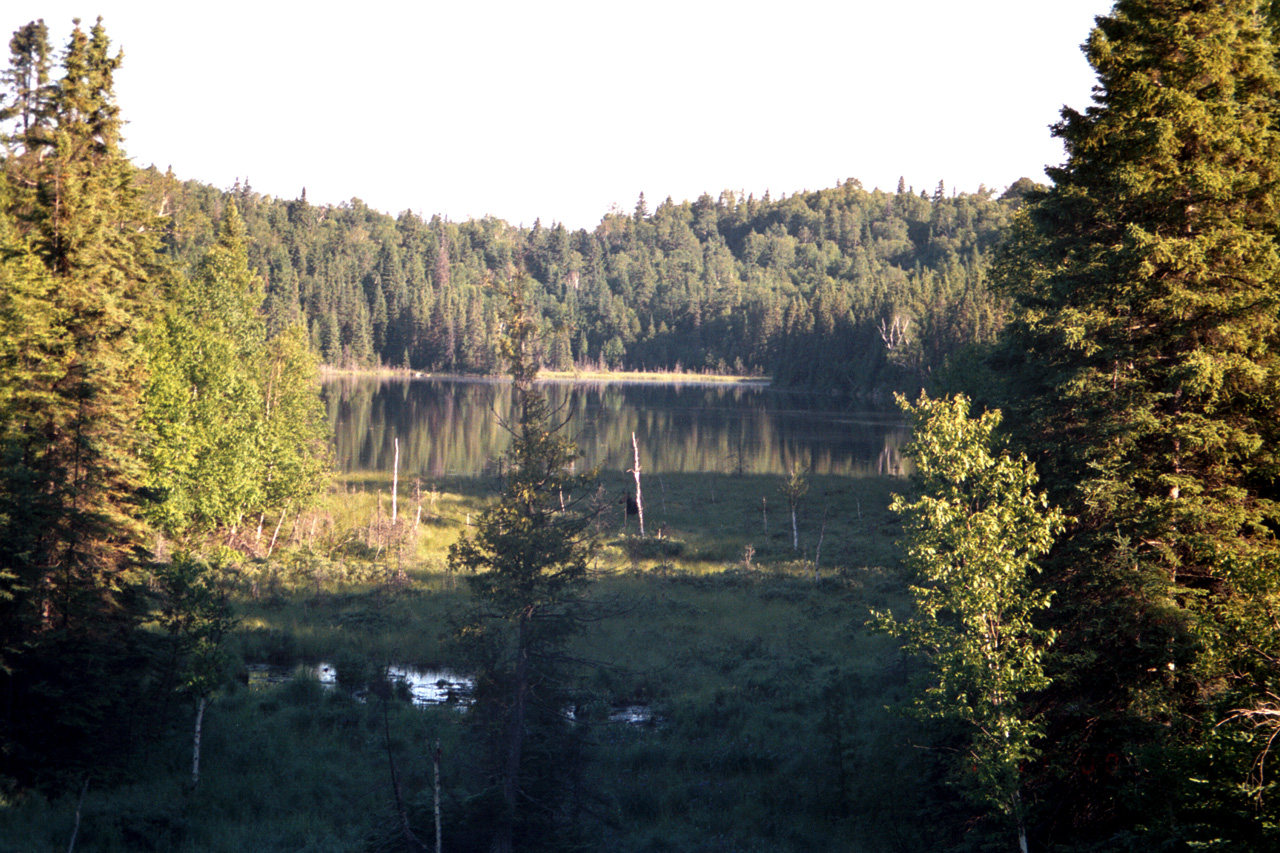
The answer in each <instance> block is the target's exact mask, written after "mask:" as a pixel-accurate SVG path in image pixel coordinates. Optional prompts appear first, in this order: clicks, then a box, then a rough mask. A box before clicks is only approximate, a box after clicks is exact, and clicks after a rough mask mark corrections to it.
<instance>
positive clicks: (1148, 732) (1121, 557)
mask: <svg viewBox="0 0 1280 853" xmlns="http://www.w3.org/2000/svg"><path fill="white" fill-rule="evenodd" d="M1258 12H1259V4H1257V3H1255V2H1251V0H1230V2H1222V3H1212V4H1193V3H1183V2H1169V0H1122V2H1119V3H1117V5H1116V7H1115V10H1114V12H1113V13H1112V14H1111V15H1109V16H1107V17H1104V18H1100V19H1099V24H1098V27H1097V29H1095V30H1094V32H1093V33H1092V35H1091V36H1090V38H1089V41H1088V44H1087V46H1086V54H1087V56H1088V58H1089V60H1090V62H1091V63H1092V64H1093V66H1094V68H1095V69H1096V70H1097V72H1098V86H1097V87H1096V88H1095V95H1094V105H1093V106H1091V107H1090V108H1089V109H1088V110H1086V111H1085V112H1083V113H1080V112H1075V111H1073V110H1064V111H1063V114H1062V121H1061V122H1060V123H1059V124H1058V125H1057V126H1056V127H1055V130H1054V132H1055V134H1056V135H1057V136H1059V137H1060V138H1061V139H1062V140H1063V142H1064V143H1065V145H1066V150H1067V161H1066V162H1065V163H1064V164H1063V165H1062V166H1061V167H1059V168H1056V169H1052V170H1050V176H1051V177H1052V179H1053V181H1054V184H1053V186H1052V187H1050V188H1048V189H1046V190H1038V191H1032V192H1030V193H1028V194H1027V199H1028V201H1029V202H1030V204H1029V205H1028V206H1027V207H1026V208H1025V209H1024V211H1023V213H1022V214H1020V218H1019V220H1018V222H1017V223H1016V225H1015V228H1014V230H1013V232H1012V241H1011V244H1010V248H1009V250H1008V251H1007V253H1006V255H1005V257H1004V258H1003V259H1002V261H1001V263H1000V265H999V267H998V269H997V279H998V281H999V283H1000V288H1001V289H1002V291H1003V292H1004V293H1006V294H1007V295H1009V296H1010V297H1011V298H1012V299H1013V300H1014V301H1015V312H1014V316H1013V320H1012V323H1011V326H1010V332H1011V334H1010V337H1009V340H1008V345H1007V347H1006V348H1005V350H1004V351H1003V354H1002V365H1001V366H1002V367H1003V369H1004V372H1005V376H1006V378H1007V379H1008V382H1009V386H1008V390H1007V395H1006V400H1005V401H1004V403H1003V405H1004V407H1005V409H1006V411H1008V412H1009V413H1010V422H1011V423H1012V424H1013V426H1014V429H1015V430H1016V432H1017V433H1018V438H1019V440H1020V441H1021V442H1022V444H1023V446H1024V447H1025V448H1026V449H1027V451H1028V452H1029V453H1030V454H1031V455H1032V457H1033V458H1035V459H1036V460H1037V464H1038V465H1039V466H1040V467H1041V470H1042V471H1043V472H1044V474H1045V477H1046V482H1047V483H1048V485H1049V487H1050V489H1051V490H1052V492H1053V494H1054V496H1055V500H1058V501H1060V502H1061V503H1062V504H1063V505H1064V506H1065V508H1066V509H1067V510H1068V511H1069V512H1070V513H1071V514H1072V515H1074V516H1075V517H1076V518H1077V519H1078V522H1077V523H1076V524H1075V525H1074V527H1073V529H1072V531H1071V535H1070V536H1068V537H1066V538H1065V539H1064V540H1063V544H1062V546H1061V547H1060V548H1059V549H1057V551H1056V553H1055V555H1054V558H1053V559H1052V560H1051V561H1050V563H1049V564H1048V569H1049V571H1048V574H1047V579H1048V583H1049V584H1050V585H1051V586H1052V587H1053V588H1055V589H1056V590H1058V598H1057V601H1058V602H1059V604H1060V605H1061V606H1060V607H1055V611H1056V613H1057V618H1058V620H1059V627H1060V629H1061V631H1062V634H1063V638H1064V642H1063V643H1062V644H1061V646H1062V647H1061V652H1062V653H1063V656H1062V658H1061V659H1060V661H1059V665H1060V666H1061V668H1062V670H1063V677H1061V678H1060V679H1058V684H1059V685H1060V687H1058V688H1055V690H1054V692H1055V694H1057V695H1056V696H1055V697H1054V702H1053V707H1054V709H1055V718H1054V720H1053V723H1052V726H1053V729H1054V730H1055V732H1060V733H1061V734H1062V737H1061V738H1059V739H1058V743H1059V745H1060V749H1059V752H1058V754H1057V756H1056V762H1055V763H1056V768H1057V771H1058V772H1059V773H1060V774H1061V777H1062V778H1064V779H1069V780H1071V781H1070V782H1068V783H1066V784H1064V785H1063V787H1062V789H1061V790H1062V791H1063V792H1064V796H1067V797H1068V798H1069V799H1070V800H1071V802H1070V803H1069V804H1068V805H1067V806H1066V810H1065V813H1066V814H1069V815H1073V816H1075V817H1073V818H1072V819H1073V820H1079V821H1081V822H1085V823H1088V824H1089V825H1090V826H1091V828H1092V829H1094V830H1095V831H1097V832H1099V833H1106V832H1108V831H1110V830H1113V829H1115V828H1116V827H1119V826H1126V825H1132V824H1133V823H1134V822H1135V821H1138V820H1141V821H1142V822H1144V823H1145V825H1146V826H1147V831H1146V836H1147V837H1149V838H1151V839H1152V840H1153V843H1154V841H1155V840H1157V839H1160V838H1162V837H1167V838H1170V839H1181V838H1187V839H1199V840H1206V839H1214V843H1223V844H1225V843H1228V841H1229V840H1230V839H1238V840H1239V843H1244V844H1251V843H1256V838H1255V837H1254V836H1252V835H1251V834H1250V831H1246V830H1245V829H1244V827H1249V826H1257V825H1258V823H1259V822H1258V820H1257V815H1249V816H1246V815H1245V814H1244V813H1240V814H1238V815H1237V817H1236V818H1235V819H1233V820H1230V821H1223V822H1221V823H1219V824H1217V825H1216V826H1213V827H1210V826H1207V825H1200V826H1197V827H1196V828H1194V829H1192V828H1189V824H1187V823H1184V822H1182V820H1181V816H1182V815H1184V814H1185V813H1186V812H1185V810H1187V809H1190V808H1193V806H1192V805H1191V804H1193V803H1200V804H1202V803H1204V802H1205V801H1206V800H1208V799H1213V798H1217V797H1222V798H1224V800H1229V799H1230V798H1231V796H1232V795H1231V794H1230V793H1229V792H1230V791H1232V790H1233V789H1234V788H1235V787H1236V786H1237V785H1239V784H1241V783H1242V781H1243V780H1244V779H1245V778H1246V777H1247V774H1248V768H1247V766H1240V765H1239V764H1238V763H1236V762H1235V761H1234V760H1233V761H1226V760H1224V761H1222V762H1220V763H1218V764H1217V765H1216V767H1215V769H1214V770H1213V771H1212V772H1211V773H1207V774H1206V775H1198V772H1190V771H1189V772H1186V773H1181V774H1179V773H1174V774H1171V775H1169V776H1162V775H1160V774H1157V773H1156V772H1155V767H1157V766H1160V765H1165V764H1167V762H1168V761H1169V760H1170V758H1171V757H1172V756H1176V755H1189V754H1193V753H1195V752H1197V751H1198V750H1201V749H1205V748H1207V746H1206V745H1207V744H1208V743H1209V742H1210V741H1211V740H1212V739H1213V737H1214V735H1213V732H1214V727H1215V726H1216V725H1217V724H1219V723H1222V722H1223V721H1224V719H1225V717H1226V715H1227V714H1228V712H1229V709H1231V708H1241V707H1250V706H1256V705H1257V704H1258V703H1260V702H1262V701H1263V700H1264V699H1265V697H1266V696H1267V694H1270V693H1274V692H1275V691H1276V689H1277V686H1278V684H1280V682H1278V681H1277V679H1280V671H1278V670H1277V668H1276V665H1275V661H1276V660H1277V657H1278V656H1280V655H1278V653H1280V646H1277V642H1280V636H1277V633H1276V631H1275V630H1274V626H1275V624H1276V623H1275V617H1276V614H1277V613H1278V612H1280V571H1278V570H1280V543H1277V540H1276V531H1277V529H1280V512H1278V508H1277V503H1276V500H1277V497H1280V491H1278V490H1277V474H1280V454H1278V450H1277V448H1280V434H1277V426H1278V424H1280V421H1278V420H1277V418H1276V411H1277V410H1278V407H1280V372H1278V370H1277V368H1280V362H1277V353H1280V296H1278V292H1277V289H1276V286H1275V282H1276V280H1277V278H1278V277H1280V243H1278V242H1277V237H1278V236H1280V235H1277V221H1278V215H1280V180H1278V179H1280V135H1278V134H1277V130H1276V127H1277V122H1276V115H1277V113H1276V110H1277V104H1278V103H1280V76H1278V75H1277V70H1276V67H1277V63H1276V57H1275V52H1274V45H1273V43H1272V40H1271V35H1272V34H1271V32H1270V30H1269V29H1267V28H1266V27H1265V25H1264V21H1263V19H1262V17H1261V16H1260V15H1259V14H1258ZM1086 720H1087V721H1089V726H1088V728H1087V729H1086V728H1085V727H1084V726H1083V725H1082V723H1083V722H1084V721H1086ZM1106 755H1116V756H1124V757H1125V758H1124V761H1125V764H1126V769H1125V772H1123V773H1122V772H1110V773H1106V774H1096V775H1095V776H1094V778H1093V779H1092V780H1090V781H1089V783H1088V784H1085V783H1084V781H1083V780H1082V779H1081V778H1080V777H1081V776H1082V775H1083V773H1084V770H1085V769H1088V768H1092V767H1097V766H1099V761H1100V760H1101V757H1102V756H1106ZM1082 756H1089V757H1088V758H1085V759H1082V758H1081V757H1082ZM1193 776H1194V777H1195V778H1198V779H1202V780H1204V781H1203V782H1196V783H1191V782H1187V781H1186V779H1188V778H1191V777H1193ZM1157 779H1160V780H1161V781H1156V780H1157ZM1119 791H1125V794H1124V795H1121V794H1120V793H1119ZM1065 792H1069V793H1065ZM1136 803H1141V806H1139V807H1138V808H1139V809H1140V811H1141V813H1142V815H1143V817H1141V818H1136V817H1135V816H1134V815H1133V814H1131V813H1128V812H1126V811H1125V807H1126V806H1127V805H1130V804H1136ZM1196 808H1198V807H1196ZM1157 814H1164V815H1167V816H1168V817H1169V819H1168V820H1167V821H1162V820H1159V819H1156V818H1154V817H1152V816H1153V815H1157ZM1086 816H1087V817H1086ZM1148 821H1149V823H1147V822H1148ZM1264 822H1265V821H1264ZM1250 839H1252V840H1250Z"/></svg>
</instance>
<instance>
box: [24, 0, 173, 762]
mask: <svg viewBox="0 0 1280 853" xmlns="http://www.w3.org/2000/svg"><path fill="white" fill-rule="evenodd" d="M46 35H47V34H46V30H45V28H44V27H43V26H42V25H39V24H34V25H30V26H28V27H24V28H23V29H22V30H20V31H19V33H18V34H16V36H15V39H14V41H13V42H11V49H12V51H13V64H12V65H11V68H10V72H9V74H7V75H6V79H7V82H8V83H9V85H10V86H13V87H15V90H14V91H13V92H7V93H5V95H4V96H3V100H4V102H5V103H6V108H5V113H4V115H5V116H6V117H11V118H13V119H14V120H15V123H14V125H12V126H8V125H6V130H9V131H10V132H9V133H8V134H7V135H6V137H5V140H4V141H5V154H4V157H3V161H2V164H0V277H2V279H3V281H2V282H0V283H2V284H3V292H2V293H0V338H2V340H0V361H2V364H0V368H2V369H0V690H3V691H4V693H5V695H7V696H11V697H15V699H14V701H13V702H12V703H11V704H10V705H9V706H8V707H7V709H6V712H5V724H4V726H3V727H0V751H3V752H4V753H5V754H6V758H7V759H8V760H7V761H6V767H5V770H4V772H5V774H6V775H8V774H13V775H14V776H15V777H18V778H21V779H22V780H23V781H24V782H31V781H32V780H34V779H36V778H40V779H42V781H48V780H49V779H50V778H54V777H56V776H57V775H58V774H60V773H62V772H65V771H66V769H67V767H68V765H76V764H80V763H81V762H86V763H90V764H91V763H93V762H94V761H95V760H101V761H102V762H103V763H104V766H107V767H109V766H110V765H111V762H112V761H113V760H114V757H113V756H111V755H110V753H111V752H112V748H111V747H112V746H119V747H124V746H127V745H128V744H129V743H130V742H131V738H130V737H129V736H128V735H127V734H125V733H124V732H123V731H122V730H123V729H127V726H128V723H129V715H130V711H131V708H130V700H129V697H128V694H129V692H130V691H129V689H127V688H126V687H124V686H123V684H124V683H135V684H136V681H134V679H136V678H137V676H138V670H139V669H140V668H142V667H143V666H144V664H143V661H144V660H145V650H144V649H143V648H142V647H143V646H144V645H145V642H146V641H145V638H139V637H136V636H134V635H133V634H132V629H133V628H134V627H135V626H136V624H137V622H138V620H139V619H140V618H141V616H142V614H143V612H144V610H145V597H144V596H143V595H142V592H141V590H140V588H139V586H138V581H139V579H140V578H139V572H138V565H137V559H136V549H137V548H138V547H139V546H140V544H141V542H142V538H143V525H142V523H141V519H140V515H141V513H140V505H141V504H143V503H144V502H145V500H146V497H145V493H144V492H143V491H142V490H141V488H140V487H141V485H142V482H141V473H142V467H141V463H140V459H139V456H140V449H141V445H142V443H143V441H144V434H143V431H142V429H141V418H140V411H141V407H140V399H141V383H142V377H143V375H144V373H145V359H144V357H143V354H142V352H141V349H140V347H139V346H138V339H139V336H140V332H141V330H142V329H143V328H144V327H145V324H146V321H147V318H148V314H149V309H150V303H149V300H150V292H149V275H148V273H149V269H150V268H151V266H152V264H153V258H154V256H153V249H154V246H153V243H152V237H151V233H150V225H151V224H152V220H151V217H150V216H149V215H147V213H146V212H145V210H144V209H143V208H142V206H141V205H140V204H139V200H138V194H137V192H136V189H135V187H134V184H133V167H132V166H131V164H130V163H129V161H128V159H127V157H126V156H125V155H124V152H123V151H122V150H121V147H120V118H119V115H118V110H117V108H116V105H115V97H114V91H113V76H114V73H115V71H116V69H117V68H118V66H119V62H120V57H119V55H118V54H116V55H115V56H113V55H111V51H110V41H109V39H108V38H107V36H106V33H105V31H104V30H103V28H102V26H101V24H100V23H99V24H97V25H95V26H94V27H92V28H91V29H90V31H89V32H87V33H86V32H85V31H84V30H83V29H81V28H80V27H79V25H78V24H77V26H76V27H75V28H74V30H73V31H72V33H71V36H70V39H69V41H68V43H67V46H66V49H65V51H64V52H63V54H62V58H61V72H62V73H61V76H59V77H58V78H57V79H56V80H51V79H50V76H49V74H48V72H49V67H48V65H49V63H48V57H49V56H50V55H51V52H52V51H51V50H50V48H49V45H48V43H47V41H46ZM59 657H62V658H64V659H65V664H66V666H69V667H75V666H83V667H87V668H96V669H97V670H99V671H101V672H104V673H118V674H120V675H121V676H122V677H123V678H125V679H128V681H127V682H123V683H122V684H121V685H119V686H113V687H112V688H111V689H108V690H104V691H103V692H102V694H100V695H99V696H96V697H84V696H77V695H76V694H75V691H74V688H73V681H74V677H75V672H74V670H71V671H63V670H62V669H61V668H60V667H62V666H63V663H62V661H59V660H58V658H59ZM55 661H57V663H55ZM135 698H136V694H135ZM95 742H101V743H102V744H103V747H102V748H93V747H91V746H90V745H91V744H93V743H95ZM109 745H111V746H109ZM42 750H47V753H44V754H42Z"/></svg>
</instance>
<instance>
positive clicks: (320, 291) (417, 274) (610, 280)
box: [141, 169, 1031, 395]
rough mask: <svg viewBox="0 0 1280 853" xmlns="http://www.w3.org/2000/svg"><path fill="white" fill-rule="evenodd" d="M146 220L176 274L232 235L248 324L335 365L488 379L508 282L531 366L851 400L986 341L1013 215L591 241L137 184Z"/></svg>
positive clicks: (723, 228) (652, 232)
mask: <svg viewBox="0 0 1280 853" xmlns="http://www.w3.org/2000/svg"><path fill="white" fill-rule="evenodd" d="M141 178H142V185H143V187H144V188H145V193H146V195H147V197H148V199H149V200H150V202H151V204H152V206H153V208H154V209H155V210H156V211H157V212H163V213H164V214H166V216H167V217H168V218H167V226H166V233H165V238H164V242H165V247H166V251H167V252H169V253H170V254H171V255H172V256H173V257H175V258H177V259H188V258H193V257H194V256H196V255H197V254H198V253H199V252H200V251H202V249H203V248H204V247H206V246H207V245H208V244H209V242H210V241H211V240H212V234H213V223H215V222H216V221H217V220H218V218H219V216H220V211H221V210H222V208H223V206H224V205H225V204H226V203H227V202H228V200H230V199H234V200H235V201H236V203H237V205H238V206H239V208H240V211H241V214H242V215H243V217H244V220H245V225H246V229H247V234H248V241H249V247H250V255H251V258H252V262H253V265H254V267H255V268H256V269H257V270H259V271H260V272H261V274H262V275H263V277H264V278H265V280H266V286H267V306H268V322H269V323H274V324H281V323H286V322H289V321H291V320H292V319H294V318H298V317H301V318H303V319H304V320H305V322H306V325H307V328H308V329H309V332H310V336H311V342H312V344H313V346H314V348H315V350H316V351H317V352H318V353H319V354H320V355H321V357H322V358H323V359H324V361H325V362H326V363H329V364H332V365H342V366H356V367H372V366H378V365H382V366H388V367H406V368H411V369H413V370H420V371H444V372H463V373H493V372H497V371H500V370H501V363H500V360H499V359H498V357H497V340H498V335H497V332H498V324H499V317H500V316H501V310H500V309H501V306H500V305H499V303H498V299H497V298H496V290H495V288H494V287H493V286H492V285H493V281H494V280H495V278H499V279H500V278H505V277H507V276H509V275H510V274H511V273H512V271H513V270H518V271H521V272H523V273H525V274H527V275H528V276H529V277H530V278H531V279H532V280H533V281H534V282H536V286H537V292H536V293H535V294H533V296H532V303H533V306H534V309H535V311H536V312H537V315H538V317H537V319H538V322H539V325H540V340H541V346H542V356H541V357H542V360H543V363H544V365H545V366H546V367H548V368H550V369H554V370H567V369H571V368H573V367H574V366H580V367H581V366H593V367H604V368H610V369H619V368H621V369H629V370H662V371H668V370H674V371H681V370H683V371H692V372H702V371H719V372H736V373H740V374H751V375H768V376H771V377H773V379H774V381H775V382H776V383H778V384H781V385H789V386H800V387H821V388H834V389H838V390H840V391H844V392H847V393H851V394H857V395H867V394H870V393H873V392H876V391H880V392H884V391H886V390H889V389H897V388H915V387H920V386H921V385H922V384H928V383H929V381H930V377H931V375H932V374H933V373H935V372H936V371H939V370H942V369H944V368H945V367H946V366H947V365H948V364H949V362H950V361H951V360H952V359H953V358H954V357H955V355H956V354H957V353H958V352H959V351H961V350H962V349H963V348H964V347H966V346H967V345H970V344H975V343H985V342H989V341H991V340H992V339H993V337H994V335H995V334H996V332H997V331H998V329H999V326H1000V318H1001V310H1000V305H999V302H998V300H997V299H996V298H995V297H993V296H992V295H991V293H990V291H989V289H988V287H987V278H986V276H987V267H988V265H989V263H990V258H991V253H992V251H993V249H994V247H995V245H996V244H997V242H998V241H999V240H1000V238H1001V235H1002V234H1003V233H1004V231H1005V229H1006V227H1007V224H1008V221H1009V217H1010V215H1011V213H1012V212H1013V211H1014V210H1015V209H1016V208H1017V207H1018V205H1019V204H1020V199H1021V195H1022V193H1023V192H1025V190H1026V189H1027V188H1028V187H1029V186H1030V185H1031V182H1030V181H1027V180H1025V179H1024V180H1023V181H1020V182H1019V183H1018V184H1017V185H1015V186H1014V187H1013V188H1011V189H1010V190H1008V191H1007V192H1006V193H1005V194H1004V195H1003V196H1001V197H999V198H997V197H996V194H995V193H994V192H992V191H987V190H985V189H984V190H980V191H979V192H977V193H974V194H953V193H948V192H947V191H946V189H945V187H944V186H943V185H942V183H941V182H940V183H939V184H938V186H937V187H936V188H935V189H934V190H933V192H932V194H929V193H925V192H919V193H917V192H915V191H914V190H913V189H912V188H908V187H905V186H901V185H900V186H899V187H898V189H897V191H895V192H883V191H881V190H878V189H877V190H870V191H869V190H866V189H864V188H863V187H862V185H861V184H860V183H859V182H858V181H857V180H854V179H850V180H848V181H845V182H844V183H841V184H839V185H838V186H835V187H833V188H830V189H825V190H819V191H816V192H799V193H795V194H792V195H790V196H782V197H780V198H778V199H771V198H770V197H769V196H768V194H766V195H765V197H764V198H762V199H756V198H754V197H753V196H745V197H744V196H743V194H741V193H735V192H731V191H725V192H722V193H720V194H719V196H718V197H716V198H713V197H712V196H710V195H703V196H701V197H699V198H698V199H697V200H696V201H683V202H680V203H676V202H673V201H672V200H671V199H669V198H668V199H667V200H665V201H663V202H662V203H660V204H658V205H657V206H656V207H654V208H653V209H652V210H650V209H649V206H648V204H647V203H646V201H645V198H644V196H643V194H642V195H641V197H640V199H639V201H638V202H637V204H636V207H635V210H634V212H632V213H630V214H627V213H624V212H621V211H616V210H615V211H612V212H610V213H608V214H606V215H605V216H603V218H602V219H601V221H600V224H599V225H598V226H597V227H596V228H595V229H593V230H592V231H586V230H577V231H570V230H569V229H567V228H565V227H564V226H563V225H559V224H555V225H552V226H551V227H545V226H543V225H542V224H541V222H535V223H534V224H533V226H532V227H517V226H513V225H511V224H509V223H507V222H504V221H502V220H500V219H495V218H485V219H481V220H469V221H465V222H452V221H448V220H447V219H445V218H442V217H440V216H434V217H432V218H431V219H429V220H425V219H423V218H422V217H420V216H418V215H417V214H414V213H411V212H407V211H406V212H403V213H401V214H400V215H399V216H397V217H392V216H389V215H387V214H384V213H380V212H377V211H374V210H371V209H370V208H368V207H367V206H365V205H364V204H363V203H361V202H360V201H359V200H358V199H352V200H351V201H350V202H347V203H344V204H341V205H337V206H329V205H324V206H317V205H312V204H310V203H309V202H308V201H307V199H306V191H305V190H303V191H302V193H301V195H300V196H299V198H297V199H294V200H283V199H277V198H273V197H270V196H262V195H259V194H258V193H256V192H254V191H253V189H252V188H251V186H249V185H248V183H245V184H243V185H237V186H236V187H234V188H232V189H231V190H229V191H226V192H220V191H218V190H216V189H214V188H212V187H209V186H207V185H204V184H200V183H198V182H195V181H186V182H181V181H179V180H178V179H177V178H176V177H174V176H173V175H170V174H161V173H159V172H158V171H156V170H155V169H150V170H147V171H145V172H143V173H142V175H141Z"/></svg>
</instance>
